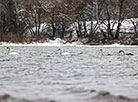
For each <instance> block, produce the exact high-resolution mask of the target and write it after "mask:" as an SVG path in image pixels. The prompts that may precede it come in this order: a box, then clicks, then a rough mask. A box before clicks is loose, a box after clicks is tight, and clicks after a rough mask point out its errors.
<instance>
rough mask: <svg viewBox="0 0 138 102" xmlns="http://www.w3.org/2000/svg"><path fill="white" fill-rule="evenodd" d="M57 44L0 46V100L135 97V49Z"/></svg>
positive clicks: (114, 101) (94, 101) (124, 101)
mask: <svg viewBox="0 0 138 102" xmlns="http://www.w3.org/2000/svg"><path fill="white" fill-rule="evenodd" d="M58 48H59V47H11V52H17V53H18V55H7V50H6V47H0V102H138V48H103V50H104V51H105V53H108V52H109V53H112V54H113V56H101V54H100V53H99V49H100V48H98V47H95V48H94V47H61V48H62V49H63V51H65V52H69V53H70V54H71V55H68V56H62V55H60V54H59V53H58V51H57V49H58ZM121 49H123V50H124V51H126V52H132V53H134V54H135V55H134V56H119V55H118V51H119V50H121Z"/></svg>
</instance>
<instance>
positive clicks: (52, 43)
mask: <svg viewBox="0 0 138 102" xmlns="http://www.w3.org/2000/svg"><path fill="white" fill-rule="evenodd" d="M0 46H76V47H138V46H137V45H135V46H134V45H133V46H132V45H120V44H112V45H84V44H82V43H81V42H73V43H65V41H64V40H62V39H60V38H57V39H55V40H49V41H48V42H44V43H40V42H33V43H30V44H27V43H24V44H23V43H11V42H9V43H7V42H1V44H0Z"/></svg>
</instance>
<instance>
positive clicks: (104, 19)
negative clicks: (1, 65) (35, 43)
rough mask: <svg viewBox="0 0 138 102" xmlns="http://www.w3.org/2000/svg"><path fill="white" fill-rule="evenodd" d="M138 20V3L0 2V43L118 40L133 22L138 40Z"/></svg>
mask: <svg viewBox="0 0 138 102" xmlns="http://www.w3.org/2000/svg"><path fill="white" fill-rule="evenodd" d="M137 16H138V1H137V0H0V41H19V42H23V41H24V40H25V39H27V38H28V37H31V38H32V39H36V40H39V39H44V38H50V39H53V38H56V37H60V38H61V39H67V40H69V41H73V37H74V35H75V39H76V40H78V39H81V38H87V39H88V41H95V42H98V41H100V40H101V41H105V40H113V39H119V38H120V33H121V31H120V29H121V25H122V22H123V21H124V20H125V19H130V18H131V23H132V24H133V26H134V32H133V34H134V36H135V37H138V32H137V27H138V26H137V20H136V19H135V18H137ZM114 26H116V29H114Z"/></svg>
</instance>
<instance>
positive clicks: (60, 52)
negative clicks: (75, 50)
mask: <svg viewBox="0 0 138 102" xmlns="http://www.w3.org/2000/svg"><path fill="white" fill-rule="evenodd" d="M58 51H59V54H60V55H63V56H68V55H71V54H70V53H69V52H62V49H61V48H58Z"/></svg>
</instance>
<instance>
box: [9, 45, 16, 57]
mask: <svg viewBox="0 0 138 102" xmlns="http://www.w3.org/2000/svg"><path fill="white" fill-rule="evenodd" d="M7 50H8V55H18V53H17V52H10V50H11V48H10V46H8V47H7Z"/></svg>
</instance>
